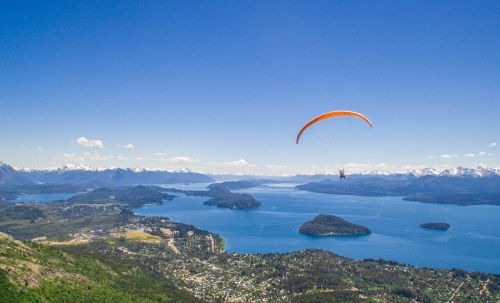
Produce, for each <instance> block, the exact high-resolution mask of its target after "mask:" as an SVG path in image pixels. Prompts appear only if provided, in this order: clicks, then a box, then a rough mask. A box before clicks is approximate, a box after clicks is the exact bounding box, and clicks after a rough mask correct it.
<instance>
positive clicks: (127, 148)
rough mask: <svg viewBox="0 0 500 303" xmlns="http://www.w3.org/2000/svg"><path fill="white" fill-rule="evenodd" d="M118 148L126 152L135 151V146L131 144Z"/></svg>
mask: <svg viewBox="0 0 500 303" xmlns="http://www.w3.org/2000/svg"><path fill="white" fill-rule="evenodd" d="M120 147H121V148H123V149H126V150H134V149H135V146H134V144H132V143H128V144H124V145H120Z"/></svg>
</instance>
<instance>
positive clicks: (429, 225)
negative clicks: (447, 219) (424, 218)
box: [419, 223, 450, 230]
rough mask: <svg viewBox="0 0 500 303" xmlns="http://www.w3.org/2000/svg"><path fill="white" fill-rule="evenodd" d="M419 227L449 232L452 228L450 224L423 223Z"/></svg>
mask: <svg viewBox="0 0 500 303" xmlns="http://www.w3.org/2000/svg"><path fill="white" fill-rule="evenodd" d="M419 226H420V227H422V228H425V229H433V230H448V228H450V224H448V223H423V224H420V225H419Z"/></svg>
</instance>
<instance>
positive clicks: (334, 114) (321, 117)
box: [295, 110, 372, 144]
mask: <svg viewBox="0 0 500 303" xmlns="http://www.w3.org/2000/svg"><path fill="white" fill-rule="evenodd" d="M339 116H352V117H356V118H359V119H362V120H364V121H365V122H366V123H368V125H370V127H371V126H372V122H371V121H370V119H368V118H367V117H366V116H364V115H362V114H360V113H356V112H352V111H349V110H338V111H333V112H328V113H324V114H322V115H319V116H317V117H316V118H314V119H312V120H310V121H309V122H307V123H306V124H304V126H302V128H301V129H300V131H299V134H298V135H297V140H296V141H295V143H296V144H299V140H300V136H302V133H303V132H304V131H305V130H306V129H307V128H308V127H309V126H311V125H313V124H315V123H316V122H319V121H321V120H325V119H328V118H332V117H339Z"/></svg>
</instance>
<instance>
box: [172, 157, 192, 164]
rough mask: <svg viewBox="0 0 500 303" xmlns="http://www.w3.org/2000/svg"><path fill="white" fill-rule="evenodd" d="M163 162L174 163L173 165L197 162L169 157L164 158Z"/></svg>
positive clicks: (189, 158)
mask: <svg viewBox="0 0 500 303" xmlns="http://www.w3.org/2000/svg"><path fill="white" fill-rule="evenodd" d="M164 160H165V161H166V162H170V163H174V164H180V163H197V162H199V160H198V159H193V158H191V157H170V158H166V159H164Z"/></svg>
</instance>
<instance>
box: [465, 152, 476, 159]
mask: <svg viewBox="0 0 500 303" xmlns="http://www.w3.org/2000/svg"><path fill="white" fill-rule="evenodd" d="M474 156H475V155H474V154H473V153H469V154H465V155H464V157H467V158H473V157H474Z"/></svg>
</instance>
